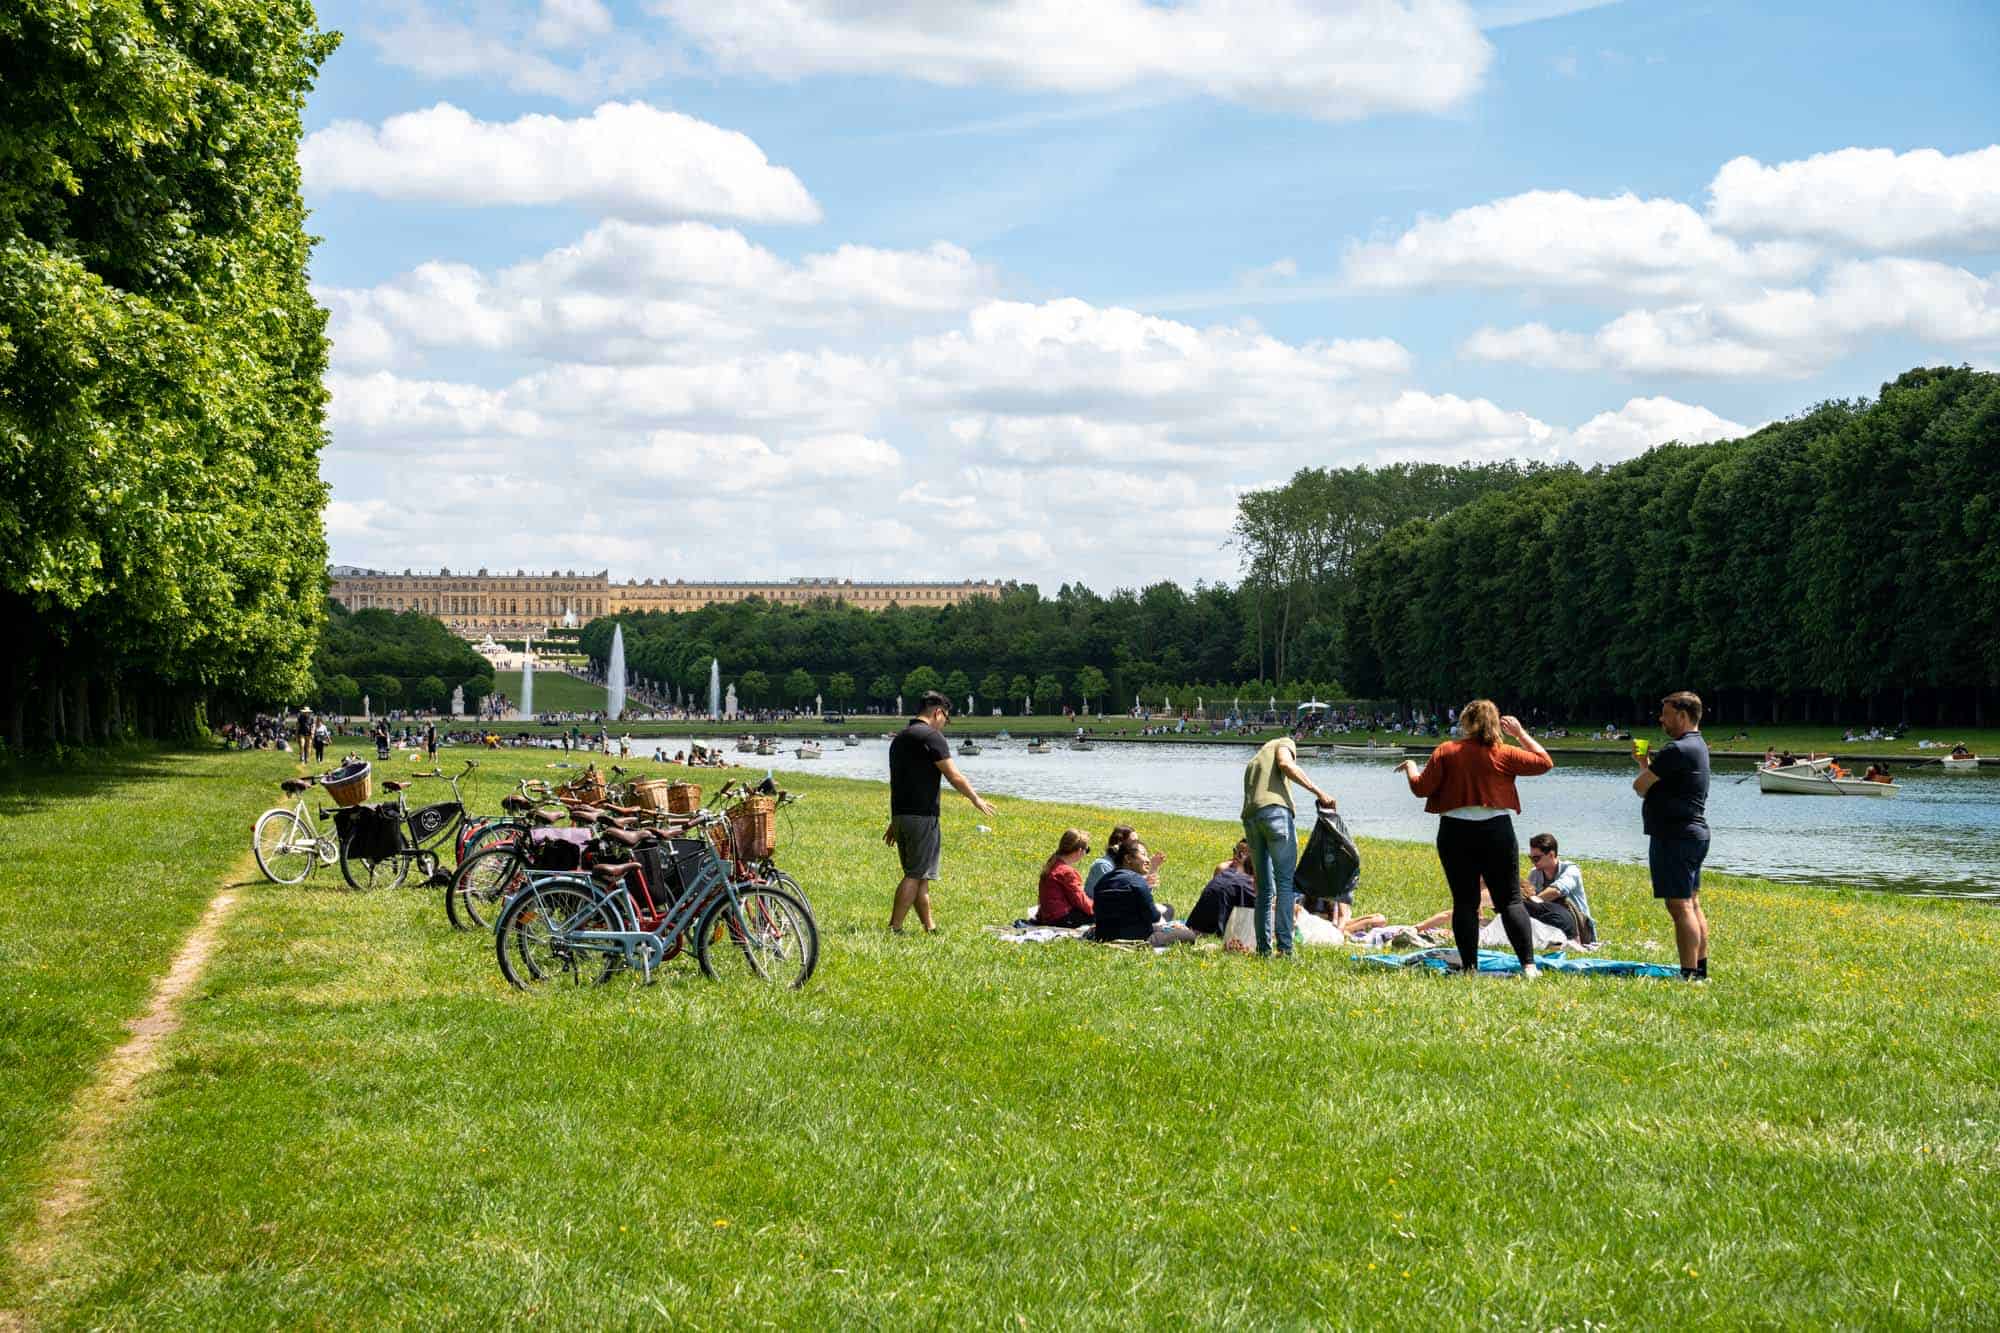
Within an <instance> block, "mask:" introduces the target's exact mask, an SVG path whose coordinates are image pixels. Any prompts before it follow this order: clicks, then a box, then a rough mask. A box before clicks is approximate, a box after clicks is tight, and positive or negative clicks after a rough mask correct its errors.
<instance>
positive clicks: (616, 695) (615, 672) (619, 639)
mask: <svg viewBox="0 0 2000 1333" xmlns="http://www.w3.org/2000/svg"><path fill="white" fill-rule="evenodd" d="M624 714H625V627H624V626H623V625H614V626H612V629H611V668H610V670H608V671H606V672H605V673H604V715H605V716H606V717H608V718H610V719H611V720H612V721H613V722H616V721H617V720H618V719H619V718H620V717H623V716H624Z"/></svg>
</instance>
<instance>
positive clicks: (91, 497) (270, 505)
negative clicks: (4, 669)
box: [0, 0, 334, 746]
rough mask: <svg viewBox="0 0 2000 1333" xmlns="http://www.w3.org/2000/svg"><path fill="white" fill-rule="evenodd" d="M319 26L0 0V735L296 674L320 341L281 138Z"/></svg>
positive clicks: (316, 490)
mask: <svg viewBox="0 0 2000 1333" xmlns="http://www.w3.org/2000/svg"><path fill="white" fill-rule="evenodd" d="M333 45H334V39H333V38H331V37H329V36H326V35H324V34H321V33H319V32H318V31H316V29H315V26H314V18H313V13H312V10H311V8H310V6H309V5H307V4H305V3H302V2H298V3H286V2H285V0H256V2H255V3H252V2H251V0H194V2H193V3H189V4H186V5H176V6H160V5H148V4H140V3H134V2H133V0H100V2H99V3H93V4H88V5H78V4H74V3H69V2H68V0H14V2H13V3H10V4H8V5H6V6H4V7H0V540H4V541H5V543H6V546H7V549H8V553H9V559H8V560H7V561H6V562H5V565H4V567H0V615H4V616H5V618H6V620H7V622H8V623H10V624H13V625H15V626H16V627H17V629H16V634H17V635H18V636H19V637H18V638H17V639H16V641H15V643H14V645H13V651H12V652H11V653H10V655H9V656H10V667H9V670H10V673H11V674H10V679H9V680H8V682H7V695H8V699H9V701H10V709H9V715H8V718H7V738H8V740H9V742H10V744H12V745H16V746H18V745H21V744H23V743H24V742H41V743H46V744H64V743H87V742H93V741H103V740H107V739H110V738H112V737H113V736H116V735H119V734H123V733H126V732H130V731H135V730H136V731H141V732H171V733H183V734H184V733H187V732H190V731H192V730H194V729H196V728H198V727H199V726H200V724H201V721H202V715H203V710H204V709H205V708H206V707H209V706H212V705H220V706H223V707H232V706H235V705H237V704H239V703H281V702H285V701H287V700H290V699H293V698H295V697H296V696H297V695H299V694H300V693H302V692H303V690H304V688H305V686H306V683H307V663H308V660H309V657H310V654H311V652H312V645H313V641H314V637H315V635H316V632H317V629H318V622H319V617H320V606H321V595H322V591H323V588H324V586H325V564H326V543H325V538H324V535H323V532H322V529H321V525H320V510H321V508H322V507H323V505H324V502H325V488H324V487H323V485H322V484H321V482H320V480H319V472H318V463H317V460H318V454H319V450H320V447H321V445H322V443H323V441H324V427H323V419H324V400H325V394H324V390H323V389H322V387H321V384H320V378H321V374H322V371H323V370H324V368H325V360H326V342H325V336H324V323H325V313H324V312H323V311H322V310H320V309H319V308H318V307H317V306H316V305H315V304H314V303H313V301H312V299H311V297H310V296H309V294H308V293H307V290H306V261H307V256H308V253H309V250H310V245H311V241H310V238H309V237H307V235H306V233H305V227H304V223H305V210H304V207H303V205H302V204H301V202H300V198H299V183H298V164H297V151H298V143H299V137H300V125H299V115H300V110H301V108H302V106H303V104H304V100H305V96H306V93H307V91H308V89H309V88H310V87H311V84H312V81H313V78H314V76H315V73H316V71H317V69H318V66H319V64H320V62H321V61H322V60H324V59H325V57H326V56H327V54H328V53H329V52H330V51H331V50H332V48H333ZM31 717H32V718H34V721H33V722H32V723H31V721H30V718H31Z"/></svg>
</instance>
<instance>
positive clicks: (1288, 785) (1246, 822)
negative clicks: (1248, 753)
mask: <svg viewBox="0 0 2000 1333" xmlns="http://www.w3.org/2000/svg"><path fill="white" fill-rule="evenodd" d="M1294 783H1296V784H1297V785H1299V786H1301V787H1304V788H1305V789H1306V790H1307V791H1309V792H1311V793H1312V794H1313V799H1314V800H1315V801H1317V802H1318V803H1319V808H1320V809H1322V810H1331V809H1333V808H1334V802H1333V797H1331V796H1329V795H1327V794H1326V792H1324V791H1322V790H1321V789H1320V787H1319V785H1318V784H1317V783H1315V782H1314V781H1313V780H1312V779H1311V778H1309V777H1307V776H1306V771H1305V770H1304V769H1302V768H1300V767H1299V746H1298V742H1297V741H1295V740H1293V739H1292V738H1291V737H1290V736H1279V737H1277V738H1276V739H1275V740H1269V741H1266V742H1264V744H1263V746H1262V747H1260V748H1259V749H1258V751H1257V753H1256V754H1255V755H1253V756H1252V757H1251V759H1250V762H1249V764H1248V765H1246V766H1245V767H1244V769H1243V838H1244V840H1245V841H1246V842H1248V843H1249V844H1250V866H1251V870H1252V872H1253V873H1254V874H1255V876H1256V879H1257V906H1256V915H1257V925H1256V936H1257V955H1258V957H1260V958H1262V957H1268V956H1269V955H1270V953H1271V949H1272V946H1273V943H1274V942H1275V944H1276V947H1277V951H1278V954H1279V956H1280V957H1289V956H1290V955H1291V952H1292V872H1293V871H1294V870H1296V869H1297V868H1298V864H1299V835H1298V816H1297V812H1296V811H1295V810H1294V809H1293V808H1292V785H1293V784H1294ZM1273 935H1275V936H1276V937H1277V938H1276V940H1275V941H1273V939H1272V936H1273Z"/></svg>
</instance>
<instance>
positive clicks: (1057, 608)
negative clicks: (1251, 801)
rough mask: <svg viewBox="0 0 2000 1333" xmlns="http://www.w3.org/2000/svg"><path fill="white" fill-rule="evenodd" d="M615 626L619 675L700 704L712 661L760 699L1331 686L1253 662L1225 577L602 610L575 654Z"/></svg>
mask: <svg viewBox="0 0 2000 1333" xmlns="http://www.w3.org/2000/svg"><path fill="white" fill-rule="evenodd" d="M614 624H622V625H623V626H624V627H625V665H626V672H627V675H628V677H635V678H638V679H643V680H646V681H649V682H656V683H659V684H662V685H665V686H666V687H667V689H668V690H669V691H670V692H672V691H675V690H678V691H679V692H680V693H681V695H682V696H683V697H687V698H693V699H695V700H696V701H697V702H705V701H706V699H707V693H708V673H709V662H710V661H711V660H717V661H720V663H721V664H722V673H723V679H724V680H725V681H730V682H734V683H735V685H736V693H737V701H738V702H739V703H741V704H743V705H746V706H749V707H753V708H757V707H773V708H789V707H798V706H800V705H810V704H811V703H812V701H813V698H814V696H815V695H818V696H821V697H822V698H823V700H824V702H825V703H826V705H827V706H828V707H838V708H851V707H861V706H868V705H875V706H880V707H885V708H886V707H891V706H893V705H894V702H895V700H896V697H897V696H898V695H901V696H902V698H903V699H904V701H905V703H906V704H908V702H909V701H911V700H913V699H915V698H916V697H917V696H918V695H920V694H921V693H923V691H924V690H927V689H941V690H943V691H944V692H945V693H946V694H948V695H950V696H951V697H952V698H953V699H954V700H955V701H957V702H958V703H959V704H960V706H963V702H964V700H965V697H966V696H967V695H972V696H973V697H974V699H975V701H976V706H977V707H978V708H979V709H980V710H981V711H982V712H983V711H985V710H986V709H988V708H990V707H999V708H1004V709H1006V710H1008V711H1010V712H1018V711H1020V709H1021V708H1022V707H1024V706H1026V705H1028V704H1029V703H1030V702H1031V701H1032V704H1033V707H1034V709H1035V711H1036V712H1038V713H1039V712H1056V711H1059V710H1060V709H1061V708H1062V707H1064V706H1070V707H1075V708H1083V707H1085V706H1088V707H1089V708H1091V709H1093V710H1104V711H1122V710H1124V709H1127V708H1130V707H1131V706H1132V704H1133V700H1134V698H1135V697H1141V698H1143V699H1144V700H1145V702H1146V703H1147V705H1148V706H1150V707H1152V708H1155V709H1157V708H1159V707H1160V706H1161V705H1162V704H1163V703H1164V702H1165V701H1166V700H1167V699H1168V698H1169V697H1171V698H1172V699H1173V701H1174V703H1175V706H1176V708H1179V707H1182V706H1187V707H1192V706H1193V704H1194V702H1195V699H1196V698H1197V697H1205V698H1206V699H1207V700H1208V701H1209V703H1210V704H1211V706H1214V705H1215V704H1216V703H1217V702H1218V701H1220V700H1224V699H1228V698H1229V697H1231V695H1232V692H1234V693H1238V694H1241V696H1242V697H1243V698H1244V700H1245V706H1246V707H1248V703H1249V701H1250V700H1252V699H1256V700H1260V701H1261V700H1263V699H1264V698H1266V697H1267V696H1268V695H1270V694H1274V693H1278V694H1284V695H1286V696H1288V697H1289V696H1292V695H1298V696H1299V697H1304V695H1305V694H1307V693H1310V692H1313V691H1317V692H1319V693H1320V695H1321V697H1327V696H1329V695H1331V694H1333V693H1337V692H1338V691H1339V689H1340V687H1339V685H1338V683H1337V682H1336V681H1334V680H1333V679H1331V678H1328V679H1326V680H1323V681H1314V680H1311V679H1309V678H1306V679H1302V678H1298V677H1294V678H1293V679H1291V680H1289V681H1287V682H1285V683H1284V684H1282V685H1281V684H1279V683H1278V682H1275V681H1270V680H1264V679H1260V678H1258V677H1257V675H1256V670H1255V667H1256V656H1255V648H1254V639H1253V638H1252V636H1250V635H1249V634H1248V632H1247V630H1246V618H1245V605H1244V601H1243V598H1242V596H1241V595H1240V594H1239V593H1238V592H1237V591H1236V590H1235V589H1232V588H1230V587H1228V586H1227V585H1224V584H1208V583H1199V584H1196V585H1195V587H1194V588H1193V589H1192V590H1188V589H1183V588H1181V587H1180V586H1179V585H1177V584H1174V583H1171V582H1165V583H1156V584H1153V585H1152V586H1150V587H1148V588H1145V589H1143V590H1138V591H1134V590H1131V589H1120V590H1119V591H1117V592H1115V593H1113V594H1111V595H1110V596H1108V597H1106V596H1100V595H1098V594H1097V593H1095V592H1092V591H1091V590H1090V589H1088V588H1086V587H1083V586H1082V585H1081V584H1064V585H1063V586H1062V587H1061V589H1059V590H1058V591H1057V593H1056V595H1055V596H1053V597H1044V596H1043V595H1042V594H1041V591H1040V590H1039V589H1038V588H1037V587H1035V586H1034V585H1032V584H1023V585H1016V586H1014V587H1011V588H1010V589H1009V590H1008V591H1007V592H1006V593H1004V594H1003V595H1002V596H1000V597H997V598H993V597H981V598H974V599H973V600H971V601H967V602H962V603H960V604H958V605H956V606H947V607H898V606H891V607H889V608H888V609H886V610H882V611H863V610H861V609H859V608H858V607H854V606H851V605H848V604H847V603H844V602H839V601H835V600H831V599H820V600H817V601H813V602H808V603H806V604H804V605H774V604H772V603H768V602H765V601H763V600H762V599H760V598H754V597H753V598H747V599H745V600H743V601H741V602H731V603H726V604H725V603H719V604H715V605H711V606H707V607H704V608H702V609H701V610H699V611H688V612H680V613H669V612H646V613H643V614H636V613H635V614H628V615H621V616H617V617H603V618H600V619H598V620H594V621H592V622H591V623H590V624H589V625H586V626H585V627H584V630H583V634H582V639H581V642H582V646H583V651H584V653H585V654H586V655H587V656H588V657H589V658H590V659H591V661H592V663H593V664H594V666H595V667H596V669H598V670H600V671H602V670H603V669H604V668H605V666H606V664H607V660H608V658H609V655H610V651H611V634H612V629H613V626H614Z"/></svg>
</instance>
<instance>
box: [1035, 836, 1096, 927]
mask: <svg viewBox="0 0 2000 1333" xmlns="http://www.w3.org/2000/svg"><path fill="white" fill-rule="evenodd" d="M1089 852H1090V835H1089V834H1088V833H1085V832H1084V831H1083V830H1082V829H1080V828H1072V829H1064V830H1063V835H1062V840H1061V841H1060V842H1058V843H1057V844H1056V849H1055V852H1054V853H1053V854H1052V855H1051V856H1050V857H1049V859H1048V860H1046V861H1044V862H1042V880H1041V886H1040V899H1041V900H1040V901H1039V902H1038V903H1036V905H1035V923H1036V924H1037V925H1043V926H1060V927H1062V928H1063V929H1065V930H1070V929H1074V928H1075V927H1077V926H1087V925H1089V924H1090V921H1091V909H1090V896H1089V895H1088V894H1086V893H1085V892H1084V891H1083V876H1081V875H1079V874H1077V873H1076V863H1077V862H1078V861H1081V860H1082V859H1083V858H1084V857H1085V856H1086V855H1088V854H1089Z"/></svg>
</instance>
